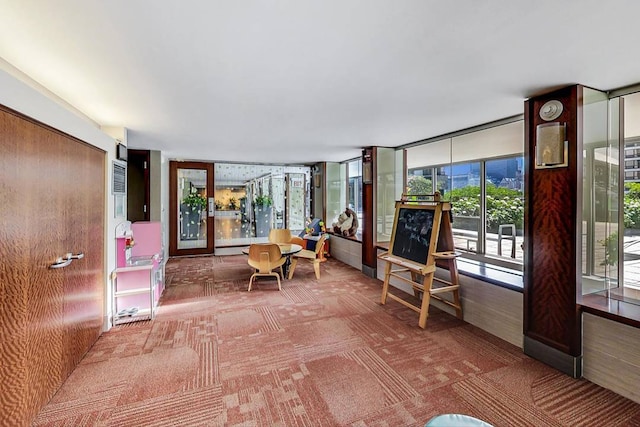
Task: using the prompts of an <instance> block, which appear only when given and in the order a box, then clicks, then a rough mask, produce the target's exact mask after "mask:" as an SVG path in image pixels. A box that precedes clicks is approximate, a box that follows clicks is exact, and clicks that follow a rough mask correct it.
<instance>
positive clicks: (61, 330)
mask: <svg viewBox="0 0 640 427" xmlns="http://www.w3.org/2000/svg"><path fill="white" fill-rule="evenodd" d="M104 159H105V153H104V152H103V151H102V150H99V149H97V148H95V147H92V146H89V145H88V144H85V143H83V142H81V141H79V140H77V139H75V138H72V137H70V136H68V135H66V134H63V133H61V132H59V131H56V130H53V129H51V128H49V127H47V126H45V125H43V124H41V123H38V122H36V121H34V120H31V119H28V118H26V117H24V116H21V115H20V114H18V113H16V112H14V111H12V110H9V109H7V108H5V107H1V106H0V177H1V178H0V194H2V202H1V203H0V217H1V218H2V221H3V225H2V227H1V228H0V259H1V268H0V378H1V379H2V381H0V396H2V399H0V413H1V414H2V417H1V420H2V422H8V423H9V424H11V425H28V424H30V422H31V420H32V419H33V418H34V417H35V416H36V415H37V414H38V411H39V410H40V408H41V407H42V406H43V405H44V404H45V403H46V402H48V401H49V399H50V398H51V397H52V396H53V394H54V393H55V391H56V390H57V389H58V388H59V386H60V385H61V384H62V383H63V382H64V380H65V379H66V378H67V376H68V375H69V374H70V373H71V372H72V371H73V369H74V368H75V366H76V365H77V363H78V362H79V361H80V360H81V358H82V357H83V356H84V354H85V353H86V352H87V350H88V349H89V348H90V347H91V345H93V344H94V343H95V341H96V340H97V338H98V336H99V334H100V332H101V330H102V319H103V312H104V286H105V285H104V284H105V276H104V274H105V273H104V247H103V245H104V237H103V236H104V216H105V208H104V204H105V198H104V189H105V182H104V179H105V178H104V176H105V164H104ZM67 253H73V254H79V253H82V254H83V255H84V256H83V258H81V259H77V260H74V261H72V262H71V264H69V265H68V266H67V267H65V268H59V269H51V268H49V267H50V265H51V264H52V263H54V261H55V260H56V259H57V258H58V257H63V256H64V255H65V254H67Z"/></svg>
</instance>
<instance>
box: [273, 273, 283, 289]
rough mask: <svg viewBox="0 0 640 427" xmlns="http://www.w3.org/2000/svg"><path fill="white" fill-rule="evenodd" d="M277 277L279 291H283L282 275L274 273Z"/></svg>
mask: <svg viewBox="0 0 640 427" xmlns="http://www.w3.org/2000/svg"><path fill="white" fill-rule="evenodd" d="M274 274H275V275H276V279H278V290H279V291H281V290H282V286H281V285H280V275H279V274H278V273H274Z"/></svg>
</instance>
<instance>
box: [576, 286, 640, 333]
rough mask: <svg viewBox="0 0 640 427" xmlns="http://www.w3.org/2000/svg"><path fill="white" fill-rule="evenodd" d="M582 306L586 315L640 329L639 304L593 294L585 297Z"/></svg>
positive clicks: (581, 302) (581, 301)
mask: <svg viewBox="0 0 640 427" xmlns="http://www.w3.org/2000/svg"><path fill="white" fill-rule="evenodd" d="M580 306H581V308H582V311H583V312H584V313H589V314H593V315H594V316H598V317H603V318H605V319H609V320H613V321H614V322H618V323H622V324H625V325H628V326H632V327H634V328H640V305H638V304H633V303H629V302H625V301H620V300H617V299H613V298H609V297H607V296H605V295H597V294H592V295H585V296H583V297H582V298H581V300H580Z"/></svg>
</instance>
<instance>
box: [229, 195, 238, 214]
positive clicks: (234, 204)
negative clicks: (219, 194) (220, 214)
mask: <svg viewBox="0 0 640 427" xmlns="http://www.w3.org/2000/svg"><path fill="white" fill-rule="evenodd" d="M229 209H231V210H232V211H235V210H236V209H238V201H237V200H236V198H235V197H232V198H230V199H229Z"/></svg>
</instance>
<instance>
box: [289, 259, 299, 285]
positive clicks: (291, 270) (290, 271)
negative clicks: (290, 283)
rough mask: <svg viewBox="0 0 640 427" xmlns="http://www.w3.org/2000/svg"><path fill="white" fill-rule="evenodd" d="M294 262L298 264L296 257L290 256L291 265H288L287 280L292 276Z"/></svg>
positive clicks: (294, 267)
mask: <svg viewBox="0 0 640 427" xmlns="http://www.w3.org/2000/svg"><path fill="white" fill-rule="evenodd" d="M296 264H298V258H296V257H291V265H290V266H289V280H291V278H292V277H293V272H294V270H295V269H296Z"/></svg>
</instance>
